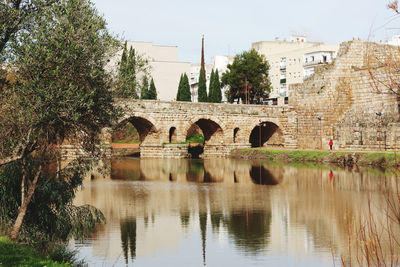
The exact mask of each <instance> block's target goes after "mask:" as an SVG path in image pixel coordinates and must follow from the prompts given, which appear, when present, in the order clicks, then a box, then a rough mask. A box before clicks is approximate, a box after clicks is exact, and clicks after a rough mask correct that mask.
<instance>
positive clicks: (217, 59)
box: [189, 56, 234, 102]
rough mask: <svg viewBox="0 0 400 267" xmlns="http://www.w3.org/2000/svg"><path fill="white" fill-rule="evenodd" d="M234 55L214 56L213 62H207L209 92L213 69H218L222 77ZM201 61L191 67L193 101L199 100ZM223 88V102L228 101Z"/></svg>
mask: <svg viewBox="0 0 400 267" xmlns="http://www.w3.org/2000/svg"><path fill="white" fill-rule="evenodd" d="M233 59H234V57H233V56H214V57H213V58H212V59H211V64H206V65H205V68H206V84H207V93H208V88H209V86H210V78H211V77H210V76H211V72H212V70H214V71H216V70H218V74H219V78H220V79H221V76H222V73H224V72H226V71H227V69H228V68H227V66H228V64H232V63H233ZM200 67H201V66H200V63H197V64H192V65H191V67H190V76H189V83H190V88H191V91H192V101H193V102H197V101H198V92H197V91H198V86H199V75H200ZM221 90H222V102H225V101H226V97H225V93H224V88H222V89H221Z"/></svg>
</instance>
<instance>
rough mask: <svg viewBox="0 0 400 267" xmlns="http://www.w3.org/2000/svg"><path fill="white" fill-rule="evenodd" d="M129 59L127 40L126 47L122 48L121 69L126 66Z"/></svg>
mask: <svg viewBox="0 0 400 267" xmlns="http://www.w3.org/2000/svg"><path fill="white" fill-rule="evenodd" d="M127 59H128V48H127V42H126V41H125V44H124V49H123V50H122V56H121V62H120V68H121V69H123V68H124V67H125V65H126V62H127Z"/></svg>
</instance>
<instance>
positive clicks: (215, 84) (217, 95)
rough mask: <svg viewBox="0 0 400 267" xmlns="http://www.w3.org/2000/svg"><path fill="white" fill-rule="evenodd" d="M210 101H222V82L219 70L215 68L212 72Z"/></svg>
mask: <svg viewBox="0 0 400 267" xmlns="http://www.w3.org/2000/svg"><path fill="white" fill-rule="evenodd" d="M208 101H209V102H211V103H221V101H222V93H221V83H220V81H219V74H218V70H215V72H214V70H213V71H212V72H211V77H210V88H209V95H208Z"/></svg>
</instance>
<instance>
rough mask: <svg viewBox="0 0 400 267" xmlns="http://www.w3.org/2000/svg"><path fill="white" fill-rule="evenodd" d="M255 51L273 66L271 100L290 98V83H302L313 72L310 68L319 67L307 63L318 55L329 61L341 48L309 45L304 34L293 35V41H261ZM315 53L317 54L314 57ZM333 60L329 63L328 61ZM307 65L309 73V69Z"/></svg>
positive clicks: (271, 69) (257, 43)
mask: <svg viewBox="0 0 400 267" xmlns="http://www.w3.org/2000/svg"><path fill="white" fill-rule="evenodd" d="M252 48H253V49H255V50H256V51H257V52H258V53H260V54H263V55H265V57H266V59H267V61H268V63H269V65H270V70H269V77H270V80H271V85H272V91H271V94H270V97H278V96H287V95H288V86H289V85H290V84H296V83H302V82H303V79H304V78H305V76H306V75H308V74H309V73H311V72H313V70H310V68H314V67H315V65H311V64H309V66H308V62H307V65H306V64H305V60H306V58H307V60H308V59H309V57H308V56H310V57H311V58H312V57H313V56H314V61H316V59H317V57H318V58H319V57H320V56H322V61H323V58H324V56H326V57H327V59H326V61H327V63H329V62H328V61H330V62H331V59H332V58H333V57H335V56H336V53H337V51H338V49H339V46H337V45H325V44H323V43H320V42H307V38H306V37H305V36H302V35H293V36H291V38H290V40H289V41H287V40H286V39H284V40H279V39H278V38H276V39H275V41H260V42H255V43H252ZM313 53H315V54H313ZM328 58H329V60H328ZM305 66H307V70H306V69H305Z"/></svg>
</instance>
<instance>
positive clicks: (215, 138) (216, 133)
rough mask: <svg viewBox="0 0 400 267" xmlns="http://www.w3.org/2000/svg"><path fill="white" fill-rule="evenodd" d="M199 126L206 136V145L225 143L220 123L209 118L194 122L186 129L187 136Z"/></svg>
mask: <svg viewBox="0 0 400 267" xmlns="http://www.w3.org/2000/svg"><path fill="white" fill-rule="evenodd" d="M193 125H197V126H198V127H199V128H200V129H201V131H202V132H203V136H204V143H213V144H220V143H223V141H224V132H223V130H222V127H221V126H220V124H219V123H217V122H215V121H214V120H212V119H209V118H198V119H197V120H193V121H192V122H191V123H190V124H189V126H188V127H187V128H186V135H188V134H189V132H190V131H192V129H193V128H194V126H193ZM187 137H188V136H187Z"/></svg>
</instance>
